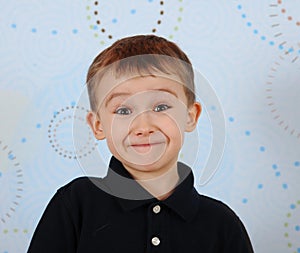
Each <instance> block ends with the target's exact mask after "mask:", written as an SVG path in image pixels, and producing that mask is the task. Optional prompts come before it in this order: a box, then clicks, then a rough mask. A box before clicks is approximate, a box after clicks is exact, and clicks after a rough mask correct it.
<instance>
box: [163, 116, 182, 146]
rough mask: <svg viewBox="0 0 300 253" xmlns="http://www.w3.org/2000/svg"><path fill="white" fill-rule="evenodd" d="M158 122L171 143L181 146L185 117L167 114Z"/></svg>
mask: <svg viewBox="0 0 300 253" xmlns="http://www.w3.org/2000/svg"><path fill="white" fill-rule="evenodd" d="M158 122H160V123H159V124H160V125H161V129H163V131H164V133H165V135H167V136H168V138H169V139H170V140H171V141H172V142H173V143H177V144H179V145H181V144H182V142H183V137H184V129H185V117H184V116H183V115H182V114H181V115H179V114H167V115H165V117H163V118H161V119H160V120H159V121H158Z"/></svg>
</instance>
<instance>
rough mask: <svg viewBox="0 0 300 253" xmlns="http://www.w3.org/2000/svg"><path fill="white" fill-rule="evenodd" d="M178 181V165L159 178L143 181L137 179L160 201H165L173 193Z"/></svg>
mask: <svg viewBox="0 0 300 253" xmlns="http://www.w3.org/2000/svg"><path fill="white" fill-rule="evenodd" d="M178 180H179V175H178V171H177V163H176V164H175V165H174V166H172V167H171V168H170V169H169V170H168V171H166V172H165V173H164V174H162V175H160V176H158V177H155V178H151V179H143V180H139V179H136V181H137V182H138V183H139V184H140V185H141V186H142V187H144V188H145V189H146V190H147V191H148V192H149V193H150V194H152V195H153V196H154V197H155V198H157V199H159V200H164V199H166V198H168V197H169V196H170V195H171V194H172V193H173V191H174V188H175V187H176V184H177V183H178Z"/></svg>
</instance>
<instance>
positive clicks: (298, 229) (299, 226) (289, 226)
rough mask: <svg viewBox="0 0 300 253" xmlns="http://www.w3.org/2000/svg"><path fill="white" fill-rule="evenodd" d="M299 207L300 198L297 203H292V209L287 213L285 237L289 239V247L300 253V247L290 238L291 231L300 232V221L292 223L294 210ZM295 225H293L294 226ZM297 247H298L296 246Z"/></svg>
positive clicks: (294, 252) (295, 252)
mask: <svg viewBox="0 0 300 253" xmlns="http://www.w3.org/2000/svg"><path fill="white" fill-rule="evenodd" d="M297 208H300V200H298V201H296V203H293V204H291V205H290V211H289V212H288V213H287V214H286V218H287V220H286V222H284V231H285V232H284V237H285V238H286V239H287V240H288V243H287V247H288V248H289V249H291V250H292V251H291V252H293V253H299V252H300V247H297V246H295V245H294V244H293V243H292V242H291V239H290V233H289V231H291V230H295V231H296V232H300V223H299V224H296V225H294V226H293V225H292V224H291V218H292V217H293V212H294V211H295V210H297ZM292 226H293V227H292ZM295 247H296V248H295Z"/></svg>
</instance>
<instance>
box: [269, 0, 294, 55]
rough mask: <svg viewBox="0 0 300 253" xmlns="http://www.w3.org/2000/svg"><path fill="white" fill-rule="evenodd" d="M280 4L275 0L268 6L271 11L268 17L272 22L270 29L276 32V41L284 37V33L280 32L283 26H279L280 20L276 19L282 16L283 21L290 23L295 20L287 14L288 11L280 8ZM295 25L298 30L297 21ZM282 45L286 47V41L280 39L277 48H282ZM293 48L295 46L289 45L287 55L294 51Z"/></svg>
mask: <svg viewBox="0 0 300 253" xmlns="http://www.w3.org/2000/svg"><path fill="white" fill-rule="evenodd" d="M282 2H283V1H282V0H277V1H276V2H275V3H272V4H270V5H269V6H270V8H271V11H272V13H271V14H270V15H269V17H270V18H271V19H272V21H273V23H272V25H271V27H272V28H273V29H275V30H276V32H275V34H274V38H278V39H280V38H281V37H283V35H284V31H283V30H281V27H282V26H283V25H282V24H281V22H282V19H281V20H280V19H278V17H279V16H283V17H284V20H287V21H289V22H291V21H293V20H294V19H295V18H294V17H293V16H291V15H289V14H288V10H287V9H286V8H283V7H282ZM295 24H296V26H297V27H298V28H300V22H299V21H296V22H295ZM278 29H279V30H278ZM284 45H287V41H286V40H285V39H282V41H281V42H280V44H279V46H280V47H283V46H284ZM298 45H299V43H298ZM294 46H295V45H289V47H290V48H289V49H288V51H287V52H289V53H291V52H293V51H294ZM298 53H300V52H299V51H298Z"/></svg>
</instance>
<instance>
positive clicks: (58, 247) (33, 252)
mask: <svg viewBox="0 0 300 253" xmlns="http://www.w3.org/2000/svg"><path fill="white" fill-rule="evenodd" d="M76 241H77V240H76V229H75V225H74V222H73V219H72V216H71V213H70V209H69V208H67V203H66V200H65V199H64V190H63V189H60V190H58V191H57V193H56V194H55V195H54V196H53V198H52V199H51V200H50V202H49V204H48V205H47V207H46V209H45V211H44V213H43V215H42V218H41V219H40V221H39V223H38V225H37V227H36V230H35V232H34V234H33V237H32V240H31V243H30V245H29V248H28V253H41V252H43V253H48V252H49V253H50V252H51V253H53V252H55V253H74V252H76Z"/></svg>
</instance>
